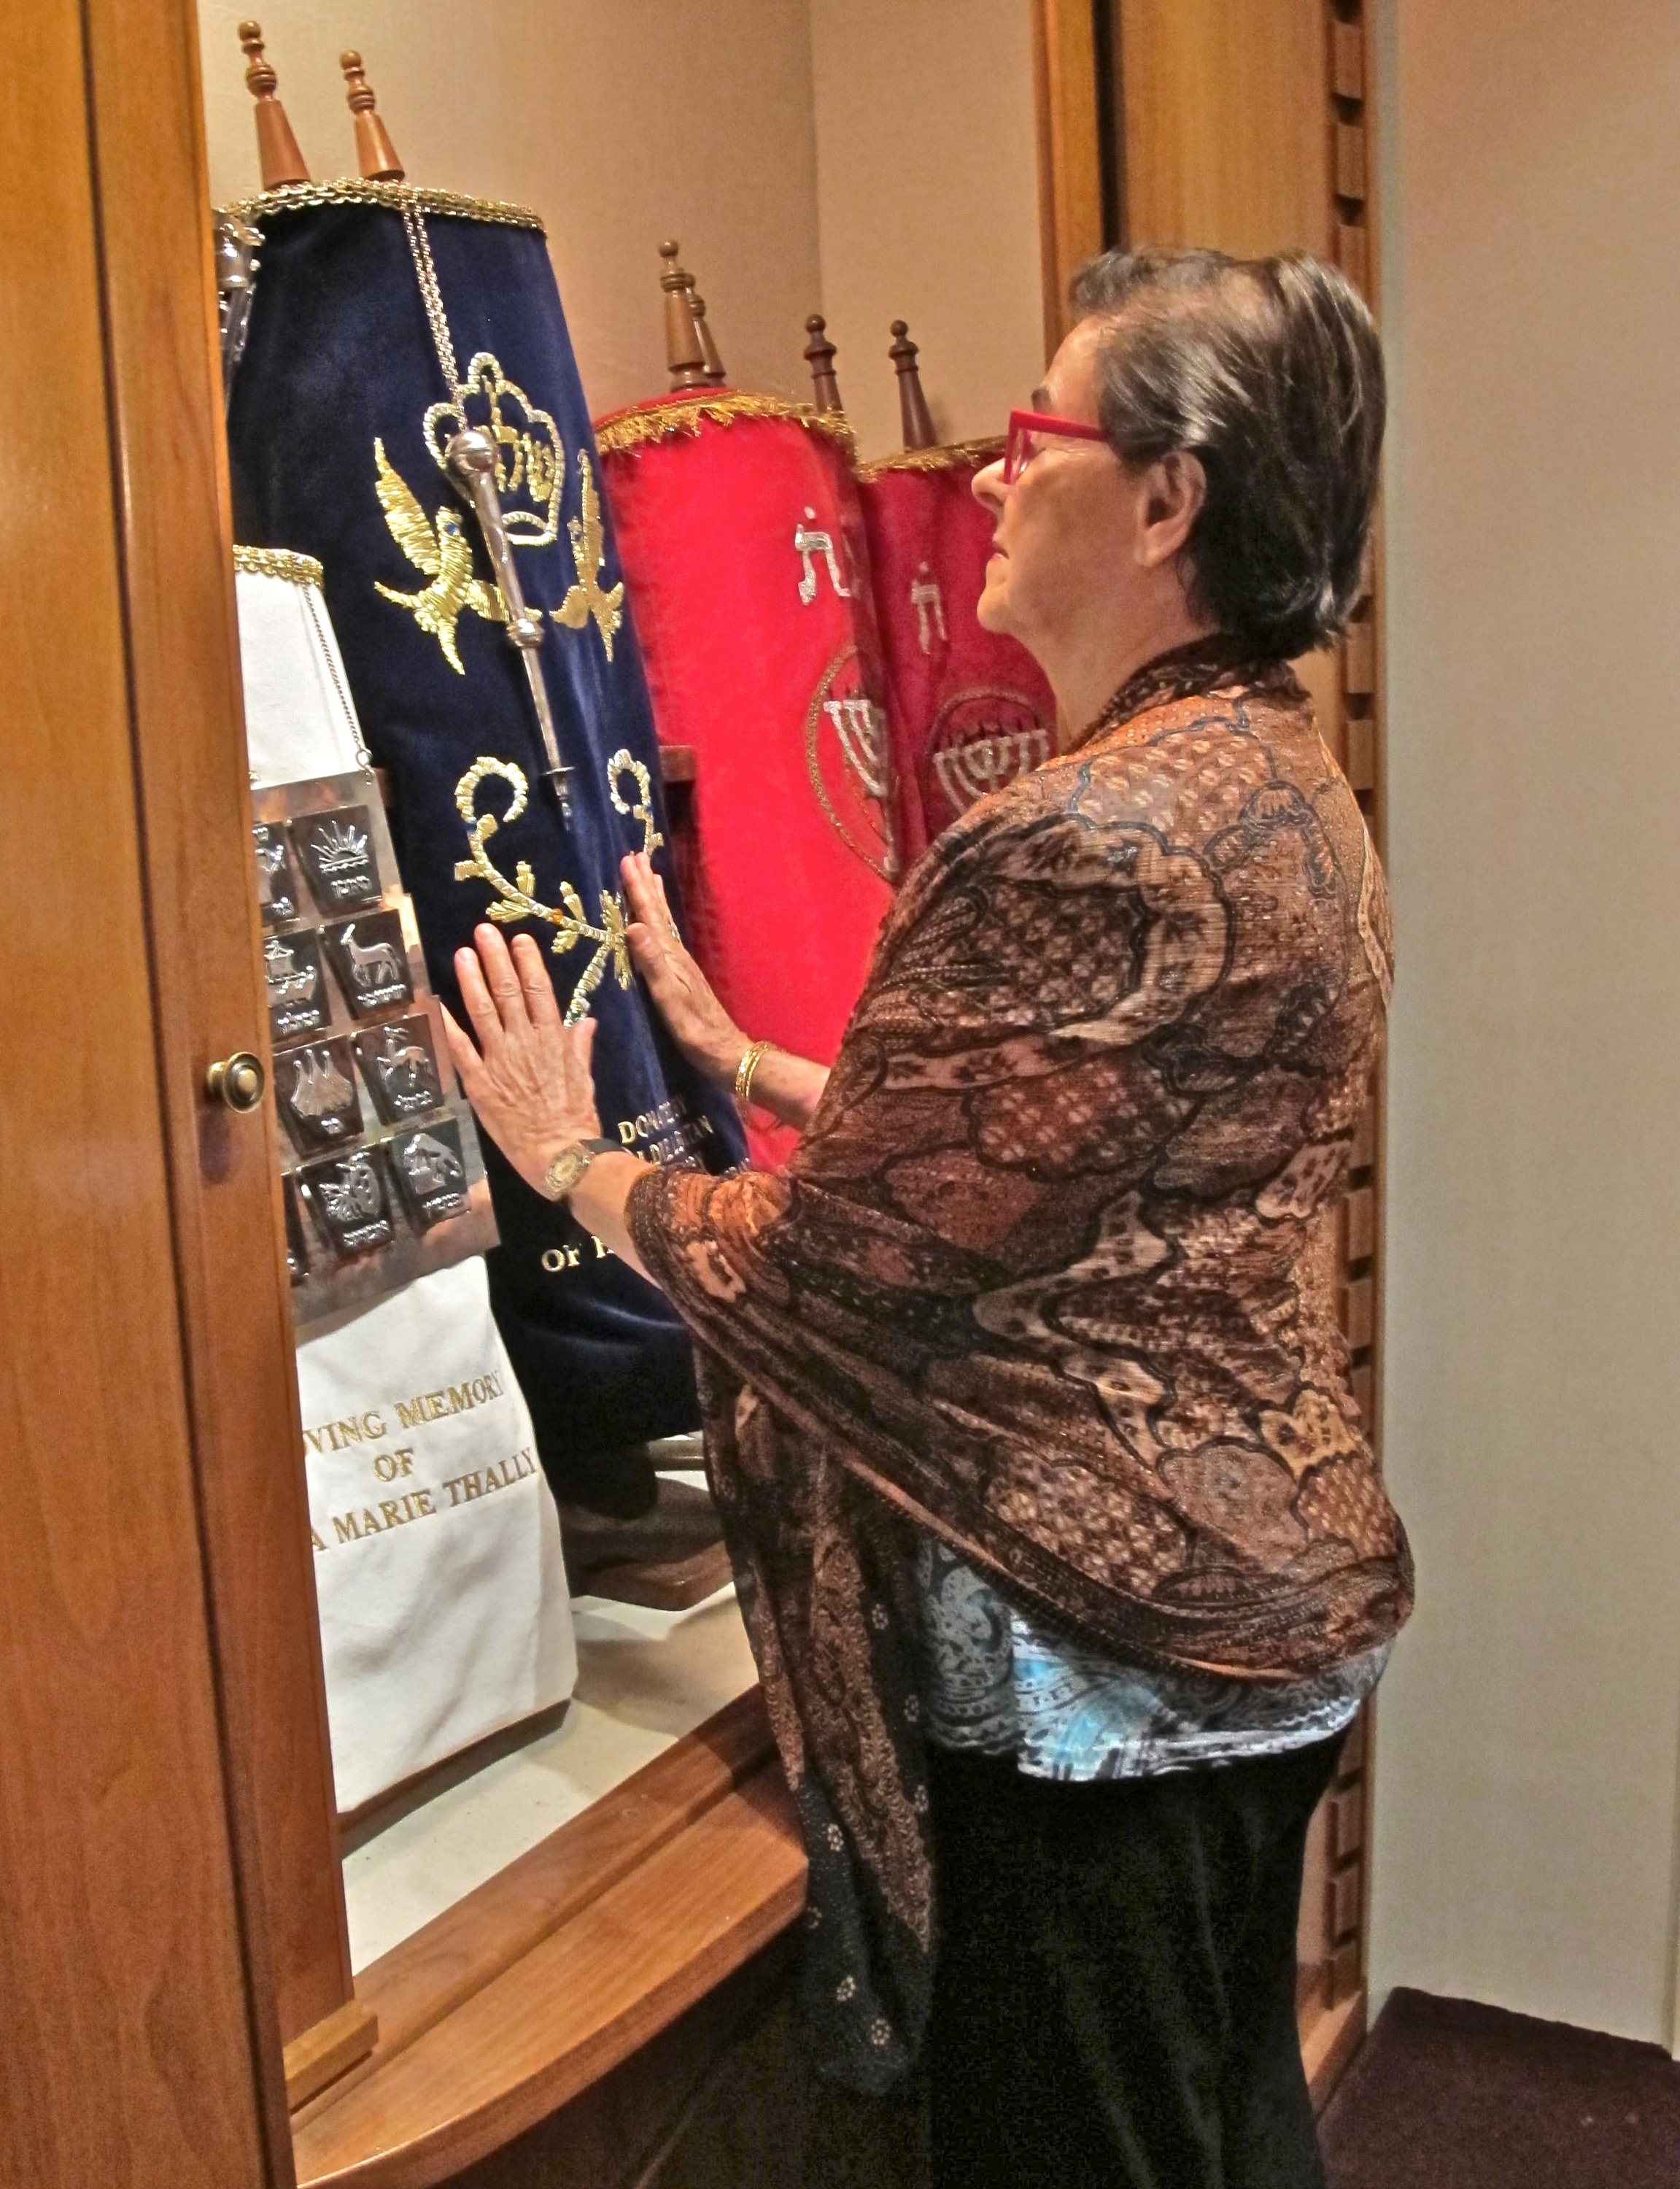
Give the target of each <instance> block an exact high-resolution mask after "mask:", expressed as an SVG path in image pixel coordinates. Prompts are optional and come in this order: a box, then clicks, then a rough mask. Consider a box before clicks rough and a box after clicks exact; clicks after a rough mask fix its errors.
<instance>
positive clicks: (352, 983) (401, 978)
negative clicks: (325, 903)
mask: <svg viewBox="0 0 1680 2189" xmlns="http://www.w3.org/2000/svg"><path fill="white" fill-rule="evenodd" d="M322 934H323V936H324V939H325V942H326V946H327V949H328V951H329V953H330V955H331V958H332V965H333V970H334V972H335V973H336V974H337V976H338V984H339V986H340V987H341V988H342V989H343V991H344V996H345V1000H346V1002H347V1004H349V1006H350V1008H351V1010H352V1011H353V1012H354V1013H355V1014H356V1016H357V1017H358V1019H359V1018H369V1017H370V1016H371V1015H373V1013H374V1012H375V1011H383V1010H389V1009H390V1007H391V1005H392V1004H409V1003H412V1002H413V1001H414V983H413V982H412V981H410V980H409V950H408V945H407V944H406V943H405V942H403V923H402V921H401V919H399V918H398V917H397V914H396V913H394V912H373V913H364V916H363V917H362V918H361V919H347V920H346V921H344V922H343V924H342V925H338V926H333V927H328V928H324V929H323V930H322Z"/></svg>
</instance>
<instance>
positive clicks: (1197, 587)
mask: <svg viewBox="0 0 1680 2189" xmlns="http://www.w3.org/2000/svg"><path fill="white" fill-rule="evenodd" d="M1071 295H1072V301H1073V305H1074V311H1075V312H1076V313H1077V314H1079V315H1080V318H1081V319H1090V318H1097V319H1101V320H1108V322H1109V323H1110V324H1109V326H1108V331H1107V332H1106V333H1105V335H1104V337H1103V338H1102V342H1101V344H1100V346H1099V348H1098V350H1097V416H1098V418H1099V420H1100V421H1101V422H1102V429H1103V431H1104V433H1106V434H1107V435H1108V441H1109V444H1110V446H1111V447H1112V448H1113V450H1114V452H1115V454H1116V455H1119V457H1121V459H1122V460H1123V461H1125V462H1127V463H1129V464H1133V465H1141V464H1149V463H1153V462H1154V461H1157V460H1158V459H1159V458H1160V457H1162V456H1164V455H1170V453H1171V452H1172V451H1173V450H1188V451H1189V452H1190V453H1192V455H1195V456H1196V457H1197V458H1198V460H1199V461H1200V463H1201V466H1202V468H1203V470H1204V472H1205V473H1206V475H1207V482H1208V492H1207V500H1206V501H1205V502H1204V505H1203V507H1202V510H1201V513H1200V515H1199V516H1198V518H1197V520H1196V523H1195V527H1194V529H1193V530H1192V533H1191V535H1190V539H1189V541H1188V543H1187V547H1186V556H1187V562H1188V565H1189V570H1188V577H1189V583H1190V592H1191V597H1192V601H1193V602H1195V604H1196V605H1197V606H1198V608H1200V609H1201V610H1202V612H1203V613H1204V614H1206V615H1207V616H1209V618H1210V619H1212V620H1213V621H1214V622H1215V623H1216V624H1217V625H1219V627H1220V628H1221V630H1222V631H1230V632H1232V633H1233V634H1234V635H1235V636H1237V637H1240V638H1242V639H1243V640H1246V641H1247V642H1249V643H1250V644H1252V646H1253V647H1254V650H1255V651H1256V652H1257V653H1263V654H1266V655H1268V656H1273V657H1277V658H1279V659H1287V658H1288V656H1290V655H1292V654H1297V653H1306V652H1308V651H1309V650H1310V649H1311V648H1314V647H1318V646H1325V645H1328V643H1329V642H1330V640H1331V639H1333V637H1334V636H1335V635H1336V633H1337V632H1338V631H1339V630H1340V629H1341V627H1342V625H1344V624H1345V622H1346V620H1347V619H1348V616H1349V614H1350V612H1351V611H1352V609H1353V608H1354V606H1355V604H1356V602H1357V601H1358V599H1359V597H1360V594H1361V589H1362V580H1363V571H1364V563H1365V546H1366V540H1367V537H1368V535H1369V533H1370V529H1371V513H1372V510H1373V506H1374V504H1375V501H1376V498H1377V484H1378V467H1379V463H1380V461H1381V456H1382V447H1383V419H1384V410H1385V407H1386V399H1385V395H1384V380H1383V352H1382V346H1381V344H1380V342H1378V337H1377V330H1376V326H1375V325H1374V324H1373V320H1372V318H1371V314H1370V312H1369V311H1368V309H1367V307H1366V305H1365V303H1364V301H1363V299H1362V298H1361V297H1360V295H1359V293H1358V291H1356V289H1355V288H1354V287H1353V286H1352V285H1351V283H1350V282H1349V281H1347V280H1345V278H1344V277H1343V276H1342V275H1341V274H1339V273H1338V272H1337V271H1336V269H1335V268H1334V267H1333V266H1327V265H1325V264H1324V263H1322V261H1321V260H1319V259H1316V258H1309V257H1306V256H1305V254H1303V253H1297V252H1288V253H1286V254H1284V255H1283V256H1282V257H1276V258H1254V259H1236V258H1227V257H1226V256H1225V255H1224V254H1223V252H1217V251H1164V250H1147V251H1133V252H1120V251H1107V252H1104V253H1103V254H1102V257H1100V258H1093V259H1092V260H1091V263H1090V264H1089V265H1088V266H1085V267H1084V268H1083V269H1081V270H1080V272H1079V273H1078V274H1075V275H1074V281H1073V286H1072V291H1071Z"/></svg>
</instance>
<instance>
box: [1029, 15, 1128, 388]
mask: <svg viewBox="0 0 1680 2189" xmlns="http://www.w3.org/2000/svg"><path fill="white" fill-rule="evenodd" d="M1107 49H1108V37H1107V35H1106V25H1105V26H1104V35H1103V37H1101V38H1099V37H1098V23H1097V8H1096V6H1095V5H1093V0H1033V79H1034V86H1033V88H1034V97H1035V101H1036V106H1037V114H1038V153H1039V252H1040V264H1041V266H1042V269H1043V276H1044V354H1045V359H1046V362H1048V360H1049V359H1051V357H1053V356H1054V355H1055V354H1056V351H1057V347H1058V346H1059V344H1060V342H1061V340H1062V337H1063V335H1065V334H1066V333H1067V331H1068V326H1069V325H1070V320H1069V317H1068V282H1069V281H1070V280H1072V279H1073V276H1074V274H1075V273H1076V272H1077V271H1078V269H1080V267H1081V266H1082V265H1083V264H1084V263H1085V260H1086V259H1087V258H1092V257H1095V256H1096V255H1097V252H1099V251H1101V250H1102V247H1103V246H1104V245H1105V244H1106V243H1109V242H1112V241H1113V240H1116V238H1115V236H1114V235H1113V234H1112V233H1111V232H1110V231H1111V229H1113V226H1114V209H1113V206H1111V205H1110V204H1109V203H1108V187H1107V184H1106V182H1105V177H1104V174H1103V161H1104V135H1105V130H1104V120H1105V116H1104V110H1103V101H1104V99H1105V97H1106V96H1107V95H1108V92H1109V86H1108V84H1107V83H1106V82H1102V76H1101V70H1100V67H1099V61H1100V59H1101V57H1102V55H1103V54H1105V53H1106V52H1107ZM1110 142H1111V143H1112V133H1110Z"/></svg>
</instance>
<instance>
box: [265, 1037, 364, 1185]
mask: <svg viewBox="0 0 1680 2189" xmlns="http://www.w3.org/2000/svg"><path fill="white" fill-rule="evenodd" d="M274 1103H275V1106H276V1108H277V1109H278V1110H279V1113H280V1122H281V1123H283V1124H284V1125H285V1128H286V1131H287V1133H288V1134H290V1138H291V1143H292V1145H293V1146H294V1147H295V1148H296V1150H297V1151H298V1153H299V1154H300V1155H304V1156H319V1155H324V1154H325V1153H326V1152H327V1151H328V1150H329V1149H330V1148H344V1147H348V1146H349V1145H350V1144H351V1142H352V1140H357V1139H358V1138H359V1137H360V1135H361V1131H362V1105H361V1103H360V1101H359V1100H358V1098H357V1094H356V1066H355V1062H354V1061H353V1059H352V1056H351V1054H350V1044H349V1043H348V1042H347V1041H346V1040H344V1039H342V1038H340V1039H339V1040H337V1041H322V1042H317V1043H315V1044H313V1045H312V1046H311V1047H310V1048H307V1049H283V1050H282V1051H281V1052H280V1054H279V1055H277V1056H276V1057H275V1059H274Z"/></svg>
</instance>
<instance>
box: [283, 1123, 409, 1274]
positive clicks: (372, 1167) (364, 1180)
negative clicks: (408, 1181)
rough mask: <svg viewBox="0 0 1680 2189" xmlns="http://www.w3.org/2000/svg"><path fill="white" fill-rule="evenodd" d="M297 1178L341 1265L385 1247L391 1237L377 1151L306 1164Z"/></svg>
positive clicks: (392, 1232) (361, 1152)
mask: <svg viewBox="0 0 1680 2189" xmlns="http://www.w3.org/2000/svg"><path fill="white" fill-rule="evenodd" d="M297 1178H298V1183H299V1185H301V1186H302V1189H303V1192H304V1194H305V1196H306V1197H307V1200H308V1202H309V1203H310V1206H311V1207H312V1208H313V1209H314V1211H315V1213H316V1214H317V1215H318V1216H319V1218H320V1219H321V1223H322V1225H323V1226H324V1229H325V1230H326V1235H327V1236H328V1238H329V1239H330V1240H331V1242H332V1244H333V1251H334V1253H336V1254H337V1255H338V1256H339V1258H340V1259H341V1260H348V1259H350V1257H351V1256H352V1255H353V1254H368V1253H373V1252H374V1251H375V1249H376V1248H378V1247H388V1246H389V1245H390V1244H391V1242H392V1240H393V1239H394V1238H395V1237H396V1236H397V1234H396V1230H395V1228H394V1226H393V1225H392V1220H391V1207H390V1202H389V1198H388V1196H387V1193H386V1184H385V1180H384V1179H383V1178H382V1177H381V1164H380V1160H379V1151H378V1150H377V1149H376V1148H358V1149H357V1150H356V1151H355V1153H354V1154H353V1155H347V1156H341V1157H338V1158H337V1159H336V1160H335V1161H330V1162H318V1163H310V1164H308V1165H307V1166H306V1168H304V1169H302V1170H301V1171H299V1172H298V1174H297Z"/></svg>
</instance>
